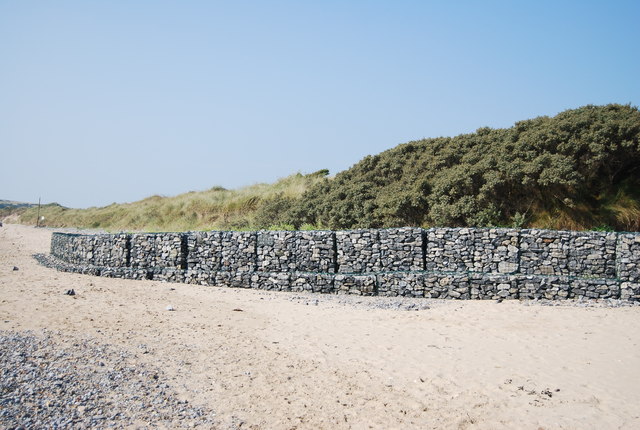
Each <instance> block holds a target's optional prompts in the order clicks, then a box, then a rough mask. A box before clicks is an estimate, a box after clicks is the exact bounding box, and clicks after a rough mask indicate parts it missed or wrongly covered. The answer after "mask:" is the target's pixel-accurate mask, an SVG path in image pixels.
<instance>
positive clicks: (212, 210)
mask: <svg viewBox="0 0 640 430" xmlns="http://www.w3.org/2000/svg"><path fill="white" fill-rule="evenodd" d="M327 174H328V172H327V171H325V170H321V171H319V172H315V173H311V174H307V175H303V174H301V173H297V174H294V175H291V176H288V177H286V178H282V179H280V180H278V181H277V182H275V183H273V184H255V185H251V186H248V187H244V188H239V189H236V190H227V189H225V188H222V187H213V188H211V189H209V190H206V191H191V192H188V193H184V194H180V195H177V196H173V197H163V196H158V195H155V196H151V197H147V198H145V199H143V200H140V201H137V202H133V203H123V204H115V203H114V204H111V205H109V206H104V207H92V208H88V209H70V208H65V207H63V206H60V205H57V204H50V205H45V206H42V207H41V209H40V215H41V216H44V218H45V219H44V222H43V224H44V225H46V226H51V227H78V228H96V229H104V230H107V231H148V232H159V231H189V230H214V229H218V230H249V229H255V228H260V227H266V226H259V225H256V222H255V217H256V212H257V211H258V210H259V209H260V207H261V206H262V205H264V204H265V203H267V202H269V201H271V200H273V199H276V198H288V199H297V198H299V197H300V196H301V195H302V194H303V193H304V192H305V191H306V190H307V189H308V188H309V187H311V186H312V185H314V184H315V183H317V182H318V181H320V180H322V179H323V178H324V177H325V176H326V175H327ZM36 219H37V208H30V209H27V210H24V211H23V212H22V213H21V215H20V216H19V220H20V222H21V223H24V224H35V223H36ZM274 227H278V226H274ZM286 227H287V226H283V228H286Z"/></svg>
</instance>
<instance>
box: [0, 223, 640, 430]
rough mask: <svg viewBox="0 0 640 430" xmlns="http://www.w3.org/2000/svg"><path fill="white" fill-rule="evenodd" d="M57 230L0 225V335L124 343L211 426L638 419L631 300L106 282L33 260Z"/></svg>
mask: <svg viewBox="0 0 640 430" xmlns="http://www.w3.org/2000/svg"><path fill="white" fill-rule="evenodd" d="M50 236H51V230H48V229H36V228H33V227H27V226H20V225H7V224H5V225H4V227H2V228H0V330H2V331H4V332H11V333H16V332H19V333H22V332H24V331H26V330H33V331H36V332H41V331H42V330H44V329H46V330H50V331H55V332H56V333H59V334H60V336H62V337H63V338H64V339H63V341H64V342H66V343H68V342H70V341H72V340H73V339H78V340H82V339H84V340H86V339H91V342H95V343H98V344H108V345H109V346H110V347H113V348H116V349H118V350H122V351H124V352H126V353H127V354H129V355H130V356H131V357H132V360H133V362H134V363H139V364H140V365H141V366H143V365H144V366H152V367H153V368H157V369H160V370H161V371H162V375H163V376H162V378H164V379H165V380H166V381H165V382H166V384H167V385H168V386H169V387H170V388H171V390H173V392H175V395H176V396H177V397H178V398H180V399H182V400H187V401H188V402H189V404H190V405H195V406H202V407H205V408H208V409H211V410H213V411H215V419H214V421H213V422H212V426H213V427H215V428H220V429H227V428H242V429H245V428H246V429H351V428H353V429H369V428H372V429H408V428H415V429H431V428H433V429H501V428H503V429H514V428H518V429H535V430H538V429H637V428H640V408H639V407H638V405H640V384H639V383H638V382H639V381H640V306H622V307H611V306H601V305H596V306H584V305H582V304H579V303H572V302H566V303H560V304H558V305H556V306H547V305H543V304H540V303H534V302H531V303H530V302H520V301H504V302H502V303H497V302H495V301H438V300H413V301H407V300H400V299H394V300H387V299H384V298H375V297H371V298H365V297H355V296H348V297H346V296H323V295H310V294H300V293H271V292H265V291H252V290H239V289H226V288H216V287H204V286H196V285H186V284H170V283H160V282H156V281H132V280H120V279H108V278H99V277H92V276H87V275H77V274H69V273H60V272H56V271H55V270H52V269H47V268H45V267H42V266H40V265H39V264H38V263H37V262H36V261H35V260H34V259H33V258H32V255H33V254H34V253H47V252H48V250H49V241H50ZM14 266H15V267H17V268H18V270H14ZM70 289H73V290H74V291H75V293H76V294H75V295H74V296H69V295H66V294H64V293H65V292H66V291H68V290H70ZM415 303H419V305H417V306H416V305H415ZM168 306H171V307H173V309H174V310H173V311H168V310H167V307H168ZM89 364H91V363H89ZM3 365H4V364H3ZM98 365H99V364H98V363H97V362H96V363H95V366H98ZM0 424H1V423H0ZM186 424H188V423H186ZM137 425H138V426H139V427H141V428H144V427H146V426H148V427H153V426H154V425H153V423H138V424H137ZM194 426H195V427H198V426H199V425H198V424H194ZM200 427H202V428H205V427H204V426H200Z"/></svg>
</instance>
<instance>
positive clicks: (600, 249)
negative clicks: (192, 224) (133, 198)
mask: <svg viewBox="0 0 640 430" xmlns="http://www.w3.org/2000/svg"><path fill="white" fill-rule="evenodd" d="M38 258H39V261H41V262H42V263H43V264H45V265H48V266H50V267H55V268H56V269H58V270H62V271H67V272H74V273H82V274H91V275H98V276H106V277H116V278H126V279H147V280H155V281H165V282H185V283H191V284H199V285H216V286H228V287H235V288H257V289H266V290H278V291H311V292H323V293H339V294H359V295H385V296H411V297H430V298H451V299H498V300H499V299H567V298H570V299H574V298H575V299H581V298H587V299H609V298H613V299H618V298H622V299H624V300H632V301H636V300H638V299H639V297H638V296H639V293H638V285H639V284H640V234H639V233H611V232H571V231H552V230H534V229H525V230H518V229H473V228H432V229H427V230H424V229H420V228H413V227H404V228H393V229H385V230H375V229H363V230H349V231H335V232H334V231H260V232H216V231H212V232H190V233H159V234H146V233H145V234H125V233H119V234H105V235H79V234H63V233H54V234H53V236H52V240H51V256H50V257H47V256H39V257H38Z"/></svg>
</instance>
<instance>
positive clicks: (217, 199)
mask: <svg viewBox="0 0 640 430" xmlns="http://www.w3.org/2000/svg"><path fill="white" fill-rule="evenodd" d="M327 174H328V172H327V171H326V170H323V171H319V172H316V173H313V174H310V175H301V174H297V175H293V176H290V177H288V178H285V179H283V180H280V181H279V182H277V183H275V184H272V185H256V186H253V187H248V188H244V189H240V190H237V191H228V190H224V189H221V188H213V189H211V190H209V191H204V192H199V193H187V194H183V195H180V196H176V197H171V198H164V197H157V196H154V197H150V198H147V199H145V200H142V201H139V202H136V203H131V204H122V205H116V204H114V205H111V206H107V207H104V208H91V209H86V210H76V209H66V208H63V207H60V206H57V205H55V206H49V207H47V208H45V210H44V214H45V216H46V220H47V224H48V225H52V226H77V227H94V228H95V227H99V228H105V229H111V230H114V229H125V230H126V229H142V230H193V229H258V228H334V229H343V228H356V227H363V228H365V227H392V226H407V225H410V226H423V227H429V226H436V225H437V226H515V227H538V228H554V229H573V230H583V229H605V230H620V231H623V230H627V231H636V230H640V112H639V111H638V108H637V107H632V106H629V105H618V104H611V105H606V106H584V107H581V108H579V109H574V110H567V111H565V112H562V113H560V114H558V115H557V116H555V117H546V116H543V117H539V118H535V119H530V120H524V121H520V122H517V123H516V124H515V125H514V126H513V127H511V128H507V129H491V128H480V129H478V130H477V131H476V132H475V133H471V134H463V135H460V136H456V137H440V138H432V139H423V140H419V141H414V142H409V143H406V144H402V145H399V146H397V147H395V148H393V149H390V150H388V151H385V152H383V153H381V154H379V155H374V156H367V157H366V158H364V159H363V160H361V161H360V162H359V163H357V164H356V165H354V166H353V167H352V168H350V169H348V170H346V171H343V172H340V173H338V174H337V175H336V176H335V177H327V176H326V175H327ZM35 218H36V215H35V210H34V209H27V210H25V211H24V213H22V215H21V217H20V220H21V221H22V222H24V223H34V222H35Z"/></svg>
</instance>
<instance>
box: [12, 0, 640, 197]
mask: <svg viewBox="0 0 640 430" xmlns="http://www.w3.org/2000/svg"><path fill="white" fill-rule="evenodd" d="M638 22H640V2H638V1H637V0H634V1H615V0H603V1H562V0H555V1H515V0H512V1H455V2H449V1H426V0H425V1H403V0H396V1H391V0H389V1H376V0H370V1H349V0H340V1H333V0H323V1H303V0H298V1H278V0H273V1H243V0H235V1H225V2H218V1H189V0H182V1H151V0H148V1H143V0H128V1H118V0H110V1H86V0H83V1H64V0H59V1H30V0H15V1H9V0H0V199H6V200H16V201H24V202H37V200H38V198H39V197H41V198H42V201H43V203H49V202H57V203H59V204H62V205H64V206H67V207H76V208H83V207H90V206H105V205H108V204H111V203H113V202H118V203H123V202H131V201H135V200H139V199H142V198H145V197H148V196H151V195H155V194H159V195H166V196H170V195H176V194H180V193H183V192H188V191H192V190H195V191H197V190H205V189H209V188H211V187H213V186H223V187H225V188H237V187H242V186H247V185H252V184H255V183H260V182H274V181H276V180H277V179H278V178H282V177H285V176H288V175H290V174H293V173H296V172H301V173H311V172H314V171H317V170H320V169H329V170H330V172H331V173H332V174H335V173H337V172H339V171H341V170H344V169H347V168H349V167H350V166H352V165H353V164H355V163H357V162H358V161H359V160H360V159H362V158H363V157H365V156H366V155H369V154H376V153H379V152H382V151H384V150H386V149H390V148H392V147H394V146H396V145H398V144H400V143H404V142H408V141H411V140H418V139H422V138H428V137H438V136H455V135H458V134H462V133H470V132H473V131H475V130H476V129H478V128H480V127H485V126H486V127H494V128H499V127H510V126H511V125H513V123H514V122H516V121H519V120H523V119H527V118H533V117H537V116H540V115H548V116H553V115H555V114H557V113H558V112H561V111H563V110H566V109H571V108H577V107H580V106H583V105H587V104H597V105H600V104H607V103H621V104H631V105H634V106H638V105H640V79H639V78H638V77H639V76H640V25H638Z"/></svg>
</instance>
